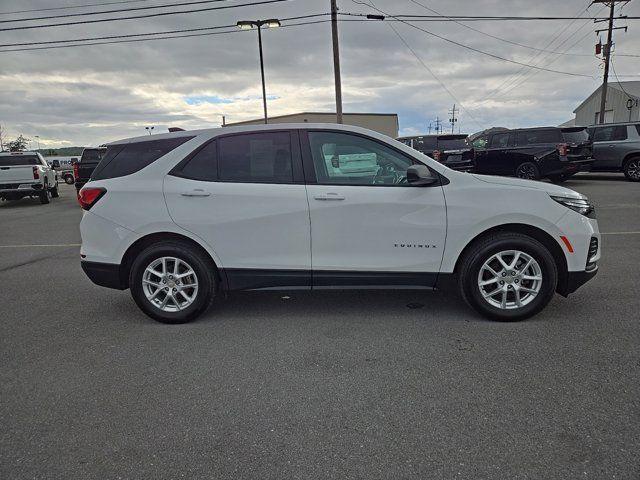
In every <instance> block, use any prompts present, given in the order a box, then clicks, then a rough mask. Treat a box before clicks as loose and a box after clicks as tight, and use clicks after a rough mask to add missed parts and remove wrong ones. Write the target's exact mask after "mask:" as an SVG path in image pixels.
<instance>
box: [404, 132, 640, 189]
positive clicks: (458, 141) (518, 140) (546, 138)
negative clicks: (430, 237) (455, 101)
mask: <svg viewBox="0 0 640 480" xmlns="http://www.w3.org/2000/svg"><path fill="white" fill-rule="evenodd" d="M398 140H400V141H401V142H403V143H404V144H406V145H409V146H411V147H413V148H415V149H416V150H418V151H420V152H422V153H424V154H425V155H428V156H430V157H432V158H433V159H435V160H437V161H439V162H441V163H443V164H444V165H446V166H448V167H449V168H452V169H454V170H461V171H467V172H469V171H471V172H475V173H482V174H490V175H501V176H514V177H520V178H525V179H530V180H539V179H543V178H547V179H549V180H551V181H552V182H555V183H560V182H563V181H564V180H566V179H567V178H569V177H571V176H572V175H574V174H576V173H578V172H583V171H605V172H624V174H625V176H626V177H627V179H628V180H630V181H640V123H637V122H636V123H624V124H606V125H595V126H592V127H588V128H587V127H536V128H518V129H507V128H501V127H494V128H491V129H488V130H484V131H482V132H478V133H475V134H473V135H471V136H466V135H424V136H415V137H401V138H399V139H398Z"/></svg>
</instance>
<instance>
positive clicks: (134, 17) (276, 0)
mask: <svg viewBox="0 0 640 480" xmlns="http://www.w3.org/2000/svg"><path fill="white" fill-rule="evenodd" d="M289 1H291V0H261V1H259V2H253V3H242V4H239V5H223V6H219V7H206V8H198V9H195V10H185V11H180V12H159V13H148V14H145V15H132V16H128V17H117V18H101V19H96V20H81V21H76V22H65V23H49V24H45V25H27V26H22V27H7V28H0V32H8V31H14V30H29V29H34V28H48V27H62V26H68V25H86V24H90V23H102V22H117V21H120V20H137V19H140V18H152V17H164V16H167V15H180V14H184V13H198V12H210V11H213V10H225V9H230V8H240V7H252V6H255V5H264V4H268V3H280V2H289Z"/></svg>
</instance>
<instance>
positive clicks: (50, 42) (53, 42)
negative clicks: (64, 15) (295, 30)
mask: <svg viewBox="0 0 640 480" xmlns="http://www.w3.org/2000/svg"><path fill="white" fill-rule="evenodd" d="M326 15H329V14H328V13H317V14H313V15H302V16H298V17H288V18H282V19H281V21H289V20H302V19H306V18H314V17H321V16H326ZM232 27H236V25H235V24H232V25H220V26H215V27H200V28H187V29H180V30H164V31H160V32H150V33H130V34H126V35H108V36H104V37H85V38H68V39H64V40H47V41H42V42H26V43H5V44H0V48H6V47H29V46H34V45H54V44H65V43H78V42H91V41H99V40H114V39H123V38H133V37H152V36H155V35H169V34H175V33H188V32H199V31H205V30H219V29H222V28H232ZM78 46H82V45H78ZM3 51H4V52H9V51H14V50H0V52H3Z"/></svg>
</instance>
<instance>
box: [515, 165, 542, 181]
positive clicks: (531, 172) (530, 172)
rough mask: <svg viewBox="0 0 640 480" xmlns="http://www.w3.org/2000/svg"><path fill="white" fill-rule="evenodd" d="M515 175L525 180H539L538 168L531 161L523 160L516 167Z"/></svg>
mask: <svg viewBox="0 0 640 480" xmlns="http://www.w3.org/2000/svg"><path fill="white" fill-rule="evenodd" d="M516 177H518V178H524V179H526V180H540V169H539V168H538V165H536V164H535V163H533V162H524V163H521V164H520V165H518V167H517V168H516Z"/></svg>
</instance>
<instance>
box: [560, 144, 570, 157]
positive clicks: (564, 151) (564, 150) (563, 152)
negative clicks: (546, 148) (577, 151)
mask: <svg viewBox="0 0 640 480" xmlns="http://www.w3.org/2000/svg"><path fill="white" fill-rule="evenodd" d="M568 150H569V145H567V144H566V143H560V144H559V145H558V153H559V154H560V156H561V157H564V156H565V155H566V154H567V151H568Z"/></svg>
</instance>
